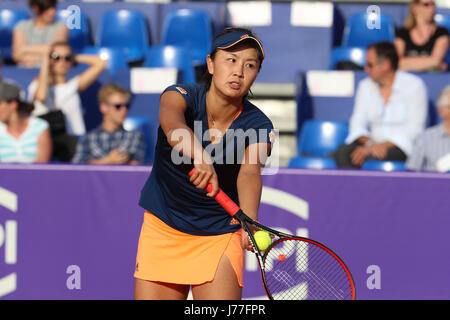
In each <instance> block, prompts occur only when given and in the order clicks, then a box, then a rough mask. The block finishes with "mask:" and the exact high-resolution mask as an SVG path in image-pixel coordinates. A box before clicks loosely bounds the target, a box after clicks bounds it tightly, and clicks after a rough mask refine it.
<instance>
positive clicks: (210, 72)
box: [206, 54, 214, 75]
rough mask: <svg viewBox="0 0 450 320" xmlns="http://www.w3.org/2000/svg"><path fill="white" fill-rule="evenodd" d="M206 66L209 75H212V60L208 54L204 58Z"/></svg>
mask: <svg viewBox="0 0 450 320" xmlns="http://www.w3.org/2000/svg"><path fill="white" fill-rule="evenodd" d="M206 66H207V67H208V72H209V74H211V75H213V74H214V60H213V59H212V58H211V55H210V54H208V55H207V56H206Z"/></svg>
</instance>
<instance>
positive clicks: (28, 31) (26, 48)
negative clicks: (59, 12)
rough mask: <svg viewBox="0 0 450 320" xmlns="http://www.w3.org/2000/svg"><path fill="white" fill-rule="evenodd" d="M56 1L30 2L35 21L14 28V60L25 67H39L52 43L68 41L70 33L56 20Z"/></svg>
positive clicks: (37, 0) (25, 22)
mask: <svg viewBox="0 0 450 320" xmlns="http://www.w3.org/2000/svg"><path fill="white" fill-rule="evenodd" d="M56 3H57V1H56V0H29V5H30V8H31V10H32V11H33V12H34V14H35V15H36V16H35V18H34V19H33V18H32V19H28V20H23V21H20V22H19V23H17V25H16V26H15V27H14V31H13V37H12V58H13V60H14V61H15V62H16V63H17V64H19V65H21V66H24V67H38V66H39V65H40V63H41V61H42V57H43V56H45V55H46V54H47V52H48V50H49V49H48V48H49V46H50V44H51V43H53V42H59V41H68V38H69V31H68V29H67V28H66V26H65V25H64V23H63V22H62V21H57V20H55V15H56Z"/></svg>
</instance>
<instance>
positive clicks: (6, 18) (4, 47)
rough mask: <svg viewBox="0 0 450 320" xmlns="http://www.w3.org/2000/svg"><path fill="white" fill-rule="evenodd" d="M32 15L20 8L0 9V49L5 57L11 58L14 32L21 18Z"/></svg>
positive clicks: (27, 17)
mask: <svg viewBox="0 0 450 320" xmlns="http://www.w3.org/2000/svg"><path fill="white" fill-rule="evenodd" d="M29 18H30V15H29V14H28V12H26V11H25V10H20V9H0V50H1V54H2V57H3V58H4V59H11V54H12V53H11V51H12V48H11V46H12V33H13V30H14V26H15V25H16V23H17V22H19V21H20V20H25V19H29Z"/></svg>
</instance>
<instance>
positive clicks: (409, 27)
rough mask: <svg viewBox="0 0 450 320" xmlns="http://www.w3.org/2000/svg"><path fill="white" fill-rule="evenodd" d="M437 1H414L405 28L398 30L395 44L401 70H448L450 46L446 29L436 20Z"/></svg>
mask: <svg viewBox="0 0 450 320" xmlns="http://www.w3.org/2000/svg"><path fill="white" fill-rule="evenodd" d="M435 13H436V5H435V3H434V1H433V0H412V1H411V3H410V6H409V13H408V16H407V18H406V20H405V24H404V26H403V28H400V29H399V30H398V31H397V35H396V38H395V47H396V49H397V53H398V55H399V57H400V62H399V69H401V70H405V71H446V70H447V68H448V65H447V64H446V63H445V55H446V53H447V50H448V47H449V37H448V31H447V29H446V28H443V27H440V26H438V25H437V24H436V22H435V21H434V15H435Z"/></svg>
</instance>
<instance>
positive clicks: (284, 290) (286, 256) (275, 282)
mask: <svg viewBox="0 0 450 320" xmlns="http://www.w3.org/2000/svg"><path fill="white" fill-rule="evenodd" d="M280 257H282V258H280ZM264 272H265V278H266V285H267V289H268V290H269V291H270V293H271V294H272V297H273V298H274V299H282V300H305V299H306V300H344V299H351V298H352V290H353V289H352V285H351V281H352V280H351V278H349V275H348V274H347V272H346V270H345V269H344V267H343V266H342V264H341V263H340V261H339V260H338V259H336V258H335V257H334V256H333V255H332V254H330V253H329V252H328V251H327V250H325V249H323V248H322V247H320V246H319V245H316V244H314V243H310V242H307V241H303V240H301V239H290V240H282V241H279V242H278V243H276V244H275V245H274V246H273V247H271V249H270V251H269V252H267V255H266V257H265V260H264Z"/></svg>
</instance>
